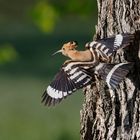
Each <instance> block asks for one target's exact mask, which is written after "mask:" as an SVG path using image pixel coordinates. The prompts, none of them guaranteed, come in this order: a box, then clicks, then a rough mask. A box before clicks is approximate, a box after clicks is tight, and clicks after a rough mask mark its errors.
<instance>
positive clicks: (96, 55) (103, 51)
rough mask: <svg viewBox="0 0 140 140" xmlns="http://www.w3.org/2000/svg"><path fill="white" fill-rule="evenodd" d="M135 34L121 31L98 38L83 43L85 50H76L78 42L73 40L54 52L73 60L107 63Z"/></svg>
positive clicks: (128, 43)
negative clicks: (107, 36) (120, 32)
mask: <svg viewBox="0 0 140 140" xmlns="http://www.w3.org/2000/svg"><path fill="white" fill-rule="evenodd" d="M134 37H135V34H130V33H123V34H117V35H115V36H111V37H109V38H103V39H99V40H97V41H92V42H88V43H86V45H85V48H86V50H85V51H78V50H76V48H77V46H78V44H77V42H75V41H70V42H68V43H65V44H64V45H63V46H62V48H61V49H60V50H59V51H57V52H55V53H54V54H53V55H55V54H57V53H60V52H61V53H62V54H63V55H64V56H67V57H69V58H70V59H71V60H74V61H94V62H96V61H100V62H105V63H109V62H111V60H112V57H113V56H114V54H115V52H116V51H117V50H119V49H122V48H125V47H126V46H129V45H130V43H132V42H133V40H134Z"/></svg>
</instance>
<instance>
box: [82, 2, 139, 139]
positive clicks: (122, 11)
mask: <svg viewBox="0 0 140 140" xmlns="http://www.w3.org/2000/svg"><path fill="white" fill-rule="evenodd" d="M97 3H98V23H97V26H96V35H95V37H96V38H103V37H108V36H110V35H114V34H117V33H126V32H129V33H134V32H135V31H137V30H140V0H97ZM139 42H140V41H139V40H138V39H137V38H136V39H135V41H134V44H132V46H130V47H128V48H126V49H125V50H122V51H120V52H118V53H117V54H116V56H115V62H126V61H129V62H135V65H134V68H133V70H132V71H131V72H130V73H129V74H128V76H127V77H126V78H125V80H124V81H123V82H121V83H120V85H119V87H118V88H117V89H116V90H115V91H112V90H109V89H108V87H107V86H106V84H105V83H104V81H101V80H98V79H96V82H95V83H93V84H92V85H90V86H88V87H86V89H85V90H84V92H85V101H84V103H83V109H82V110H81V111H80V115H81V131H80V133H81V139H82V140H95V139H97V140H104V139H106V140H108V139H109V140H111V139H113V140H116V139H117V140H140V61H139V60H140V59H139V57H140V56H139V54H138V53H139V48H140V45H139V44H140V43H139ZM138 56H139V57H138Z"/></svg>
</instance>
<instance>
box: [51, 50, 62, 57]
mask: <svg viewBox="0 0 140 140" xmlns="http://www.w3.org/2000/svg"><path fill="white" fill-rule="evenodd" d="M61 52H62V50H58V51H57V52H55V53H53V54H52V56H53V55H55V54H57V53H61Z"/></svg>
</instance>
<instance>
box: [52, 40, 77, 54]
mask: <svg viewBox="0 0 140 140" xmlns="http://www.w3.org/2000/svg"><path fill="white" fill-rule="evenodd" d="M77 46H78V44H77V42H76V41H70V42H68V43H65V44H64V45H63V46H62V48H61V49H60V50H58V51H57V52H55V53H54V54H53V55H55V54H57V53H62V54H63V55H65V56H68V53H69V52H70V51H74V50H75V48H76V47H77Z"/></svg>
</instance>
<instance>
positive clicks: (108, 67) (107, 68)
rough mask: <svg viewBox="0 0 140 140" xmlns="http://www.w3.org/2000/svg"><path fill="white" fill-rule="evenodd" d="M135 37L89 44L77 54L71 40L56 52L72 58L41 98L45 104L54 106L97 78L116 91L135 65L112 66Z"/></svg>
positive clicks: (63, 66) (121, 35) (125, 35)
mask: <svg viewBox="0 0 140 140" xmlns="http://www.w3.org/2000/svg"><path fill="white" fill-rule="evenodd" d="M134 37H135V35H134V34H130V33H123V34H117V35H113V36H111V37H109V38H102V39H99V40H96V41H91V42H88V43H86V45H85V50H84V51H78V50H76V48H77V47H78V43H77V42H76V41H69V42H68V43H65V44H64V45H63V46H62V48H61V49H60V50H58V51H56V52H55V53H53V55H55V54H57V53H62V54H63V55H64V56H67V57H69V58H70V60H66V61H65V62H64V64H63V65H62V66H61V68H60V70H59V72H58V73H57V74H56V76H55V78H54V79H53V80H52V82H51V83H50V85H49V86H48V87H47V89H46V90H45V91H44V93H43V95H42V103H44V104H45V105H47V106H54V105H56V104H57V103H59V102H61V101H62V100H63V99H65V98H66V97H67V96H68V95H71V94H72V93H74V92H75V91H77V90H78V89H81V88H83V87H86V86H88V85H90V84H91V83H93V82H95V76H98V77H99V78H101V79H102V80H104V81H105V82H106V83H107V85H108V87H109V88H110V89H113V90H114V89H116V88H117V86H118V85H119V83H120V82H121V81H122V80H123V79H124V78H125V77H126V75H127V74H128V73H129V71H130V69H132V67H133V63H130V62H126V63H111V60H112V58H113V56H114V54H115V53H116V52H117V50H119V49H122V48H125V47H127V46H130V44H131V43H132V42H133V40H134Z"/></svg>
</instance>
